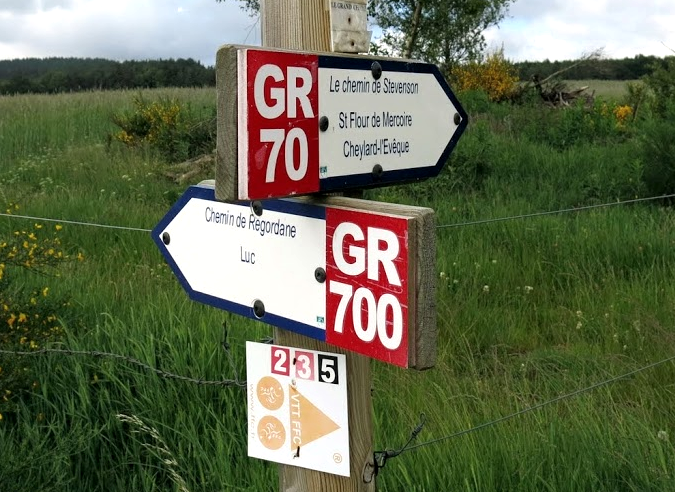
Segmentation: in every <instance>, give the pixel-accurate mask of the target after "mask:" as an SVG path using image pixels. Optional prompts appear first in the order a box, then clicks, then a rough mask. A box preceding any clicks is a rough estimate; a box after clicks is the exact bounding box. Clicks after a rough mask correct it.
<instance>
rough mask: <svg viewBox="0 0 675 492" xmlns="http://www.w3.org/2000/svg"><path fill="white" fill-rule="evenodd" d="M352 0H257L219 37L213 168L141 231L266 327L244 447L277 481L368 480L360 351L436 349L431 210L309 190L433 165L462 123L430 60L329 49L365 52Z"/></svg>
mask: <svg viewBox="0 0 675 492" xmlns="http://www.w3.org/2000/svg"><path fill="white" fill-rule="evenodd" d="M366 1H367V0H342V1H338V0H336V1H333V0H322V1H318V0H317V1H308V0H273V1H265V0H261V20H262V23H261V24H262V39H263V45H264V48H263V49H260V48H248V47H242V46H226V47H223V48H221V49H220V50H219V51H218V55H217V63H216V76H217V92H218V135H217V164H216V179H215V181H212V182H208V183H203V184H201V185H200V186H195V187H191V188H190V189H188V190H187V191H186V193H185V194H184V195H183V196H182V197H181V198H180V199H179V201H178V202H177V203H176V204H175V205H174V206H173V207H172V209H171V210H170V211H169V213H167V215H166V216H165V217H164V218H163V219H162V221H161V222H160V223H159V224H158V225H157V227H155V229H154V230H153V232H152V236H153V239H154V240H155V242H156V243H157V246H158V247H159V249H160V250H161V251H162V253H163V254H164V256H165V258H166V259H167V262H168V263H169V264H170V266H171V268H172V269H173V271H174V272H175V274H176V276H177V277H178V279H179V280H180V282H181V284H182V285H183V287H184V288H185V290H186V291H187V292H188V294H189V295H190V297H191V298H192V299H194V300H197V301H199V302H203V303H206V304H209V305H213V306H216V307H219V308H222V309H225V310H228V311H231V312H234V313H237V314H240V315H242V316H246V317H248V318H251V319H255V320H260V321H263V322H265V323H268V324H270V325H272V326H273V327H274V345H271V346H270V345H263V344H256V343H252V342H249V343H247V377H248V395H247V408H248V412H249V425H248V443H249V449H248V452H249V455H250V456H253V457H257V458H261V459H266V460H270V461H276V462H278V463H279V485H280V489H281V490H283V491H291V490H292V491H294V492H310V491H311V492H314V491H319V490H320V491H335V492H347V491H372V490H375V477H376V472H377V468H376V465H375V463H374V455H373V417H372V397H371V393H372V389H373V388H372V381H371V372H370V361H371V359H377V360H380V361H384V362H387V363H390V364H393V365H396V366H400V367H404V368H411V369H418V370H422V369H427V368H430V367H433V365H434V364H435V361H436V342H437V328H436V309H435V285H436V284H435V281H436V271H435V254H436V252H435V216H434V213H433V210H431V209H427V208H421V207H410V206H403V205H395V204H388V203H378V202H373V201H367V200H360V199H355V198H346V197H341V196H317V195H316V193H325V192H331V194H335V192H341V191H345V190H357V191H358V190H360V189H363V188H367V187H373V186H384V185H388V184H394V183H399V182H408V181H415V180H418V179H423V178H428V177H433V176H435V175H436V174H438V172H439V171H440V170H441V168H442V166H443V165H444V163H445V162H446V160H447V158H448V155H449V154H450V152H451V151H452V149H453V148H454V146H455V144H456V143H457V140H458V139H459V137H460V136H461V135H462V132H463V131H464V129H465V128H466V125H467V121H468V118H467V116H466V113H465V112H464V110H463V109H462V107H461V105H460V104H459V102H458V101H457V99H456V98H455V96H454V95H453V94H452V91H451V90H450V88H449V87H448V85H447V83H446V82H445V80H444V79H443V77H442V75H441V74H440V71H439V70H438V68H437V67H435V66H434V65H429V64H425V63H419V62H410V61H405V62H404V61H398V60H392V59H382V58H377V59H376V58H372V57H371V58H369V57H358V56H354V55H337V54H330V53H328V52H329V51H330V50H331V48H332V49H333V51H338V52H349V53H358V52H363V51H367V49H368V44H369V41H370V33H369V32H368V31H367V25H366V23H367V5H366ZM290 50H293V51H290ZM308 194H311V195H312V196H311V197H300V198H297V197H296V198H284V197H288V196H293V195H308ZM242 200H243V201H242Z"/></svg>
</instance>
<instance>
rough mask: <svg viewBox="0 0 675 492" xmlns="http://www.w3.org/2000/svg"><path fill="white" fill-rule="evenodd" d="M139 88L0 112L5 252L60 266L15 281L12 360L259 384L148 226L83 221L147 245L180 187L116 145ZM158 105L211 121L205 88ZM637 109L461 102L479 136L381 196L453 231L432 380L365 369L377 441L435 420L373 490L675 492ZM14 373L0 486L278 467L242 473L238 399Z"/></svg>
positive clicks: (135, 233)
mask: <svg viewBox="0 0 675 492" xmlns="http://www.w3.org/2000/svg"><path fill="white" fill-rule="evenodd" d="M136 94H137V93H135V92H91V93H76V94H60V95H32V96H12V97H0V212H5V210H7V212H5V213H4V215H3V216H0V245H2V244H3V242H4V243H6V244H12V241H14V239H13V238H16V237H22V238H23V237H24V236H25V237H30V235H31V234H33V237H34V238H35V239H26V241H27V242H28V243H29V244H32V243H30V241H34V242H35V243H40V244H43V243H41V241H48V240H49V241H52V242H53V240H54V239H53V236H54V234H57V233H58V236H57V237H58V248H61V249H59V251H61V250H62V251H63V252H64V257H63V258H60V259H59V260H63V261H59V262H58V264H56V265H55V266H54V267H53V268H45V269H43V270H40V269H36V268H26V267H22V266H21V265H9V264H8V266H6V267H4V276H3V277H2V278H1V279H0V296H2V299H4V303H5V304H4V306H3V305H0V336H2V338H0V341H3V340H4V342H2V344H1V345H0V349H5V350H19V351H26V352H31V351H35V350H38V349H39V348H44V347H51V348H58V349H64V350H70V351H97V352H109V353H113V354H119V355H122V356H125V357H129V358H133V359H136V360H138V361H142V362H143V363H146V364H148V365H150V366H152V367H155V368H159V369H161V370H162V371H167V372H171V373H175V374H178V375H182V376H186V377H188V378H193V379H196V380H200V379H202V380H223V379H235V378H236V377H237V375H239V376H240V377H242V378H244V377H245V341H247V340H261V339H263V338H265V337H268V336H270V334H271V330H270V328H269V327H268V326H265V325H263V324H261V323H258V322H253V321H250V320H246V319H243V318H240V317H237V316H234V315H231V314H229V313H226V312H223V311H220V310H217V309H215V308H211V307H208V306H205V305H200V304H198V303H195V302H193V301H190V300H189V299H188V298H187V296H186V294H185V293H184V291H183V290H182V288H181V286H180V285H179V283H178V281H177V280H176V278H175V277H174V275H173V273H172V272H171V271H170V270H169V268H168V266H167V265H166V264H165V262H164V259H163V257H162V256H161V254H160V253H159V251H158V249H157V248H156V246H155V245H154V243H153V242H152V240H151V238H150V235H149V233H148V232H146V231H142V230H140V231H139V230H125V229H109V228H101V227H95V226H94V225H91V224H104V225H115V226H122V227H128V228H136V229H151V228H153V227H154V226H155V225H156V224H157V223H158V221H159V220H160V219H161V217H163V216H164V214H165V213H166V212H167V211H168V210H169V208H170V207H171V205H172V204H173V203H174V202H175V201H176V199H177V197H179V196H180V194H181V193H182V192H183V191H184V190H185V187H186V185H178V184H176V183H175V182H174V181H172V180H170V179H168V178H167V177H165V175H164V171H165V170H166V166H167V163H166V162H164V159H163V158H162V157H161V154H159V153H158V152H156V151H155V150H154V149H153V148H151V147H148V146H139V147H136V148H128V147H126V146H124V145H123V144H121V143H120V142H118V141H115V139H112V138H110V135H111V134H112V133H114V132H116V131H118V130H119V129H118V128H117V127H115V126H114V125H113V123H112V122H111V116H112V115H113V114H114V113H118V112H120V111H124V110H129V109H130V108H131V107H132V99H133V97H134V96H135V95H136ZM143 97H144V98H145V99H147V100H148V101H151V100H160V99H161V98H175V99H176V100H178V101H180V102H181V104H183V105H185V106H187V105H189V106H190V107H191V108H192V109H193V110H194V111H197V112H201V111H203V113H204V114H205V115H206V114H211V112H212V110H213V107H214V106H215V90H214V89H184V90H183V89H181V90H174V91H159V90H158V91H144V92H143ZM623 97H624V94H622V93H620V92H613V93H612V94H611V95H608V96H607V98H606V99H605V100H604V101H597V102H596V105H595V106H594V107H593V108H590V109H588V108H581V107H578V108H571V109H569V110H565V111H560V110H553V109H551V108H546V107H543V106H541V105H537V104H534V103H533V104H525V105H522V106H516V105H511V104H502V105H496V104H493V103H490V102H488V101H487V100H486V99H485V98H484V97H482V96H481V95H480V94H464V95H461V96H460V100H461V101H462V103H463V104H464V105H465V108H466V109H467V112H468V113H469V115H470V117H471V121H470V125H469V128H468V130H467V132H466V134H465V135H464V136H463V137H462V139H461V141H460V143H459V144H458V146H457V148H456V149H455V151H454V152H453V154H452V157H451V159H450V161H449V163H448V165H447V166H446V167H445V168H444V170H443V172H442V173H441V175H440V176H439V177H438V178H435V179H433V180H429V181H427V182H423V183H416V184H410V185H401V186H396V187H391V188H386V189H379V190H370V191H368V192H367V196H368V198H371V199H374V200H382V201H390V202H398V203H409V204H416V205H421V206H428V207H431V208H433V209H435V210H436V213H437V224H438V229H437V270H438V271H437V275H438V287H437V299H436V305H437V309H438V312H437V317H438V327H439V340H438V361H437V364H436V367H434V368H433V369H430V370H428V371H425V372H414V371H407V370H403V369H400V368H396V367H393V366H389V365H386V364H384V363H380V362H377V361H373V362H372V368H373V378H374V380H373V401H374V415H375V449H377V450H383V449H395V448H398V447H400V446H402V445H403V444H404V443H405V442H406V441H407V440H408V438H409V437H410V433H411V432H412V430H413V429H414V428H415V426H417V424H418V423H419V420H420V414H422V413H424V414H425V415H426V423H425V426H424V428H423V429H422V431H421V433H420V434H419V436H418V437H417V439H416V440H415V441H414V443H413V446H414V447H413V448H412V449H410V450H408V451H406V452H404V453H402V454H401V455H400V456H399V457H397V458H392V459H390V460H389V461H388V463H387V466H386V467H385V468H384V469H383V470H381V473H380V475H379V476H378V478H377V484H378V489H379V490H383V491H406V492H408V491H420V492H421V491H428V492H431V491H446V490H447V491H450V490H451V491H476V492H478V491H480V492H506V491H527V492H540V491H551V492H553V491H555V492H580V491H588V492H617V491H640V492H645V491H654V492H657V491H658V492H662V491H666V490H675V473H674V470H675V447H674V445H673V443H674V442H675V405H673V403H672V402H673V398H674V397H675V365H674V364H673V362H666V363H662V364H660V365H658V366H655V367H651V368H647V366H649V365H650V364H652V363H655V362H660V361H664V360H666V359H668V358H670V357H673V356H675V283H674V282H673V278H675V247H674V245H675V235H674V234H673V231H674V230H675V211H674V210H673V209H672V207H671V206H669V203H668V202H667V201H664V200H646V201H635V200H636V199H637V200H640V199H645V198H650V197H652V196H654V192H653V191H650V190H651V188H650V186H649V182H648V181H645V176H647V175H649V172H648V171H649V169H648V168H649V166H650V165H651V160H650V159H651V157H650V155H651V154H649V152H648V151H647V150H646V147H645V145H644V141H645V139H646V138H647V137H645V135H647V131H648V128H649V125H650V124H651V123H653V122H650V121H647V120H644V121H643V120H635V121H633V120H632V119H631V118H629V117H628V118H626V117H625V115H624V116H621V115H622V114H623V113H621V111H619V110H617V108H618V107H620V106H622V105H624V101H623V100H622V98H623ZM195 179H196V181H199V178H195ZM626 201H633V202H631V203H619V202H626ZM604 205H607V206H604ZM596 206H597V207H596ZM17 207H18V208H17ZM579 207H586V208H584V209H583V210H581V211H571V210H570V209H576V208H579ZM590 207H595V208H590ZM558 210H565V211H564V212H559V213H551V214H546V215H542V214H539V213H540V212H547V211H551V212H553V211H558ZM18 215H26V216H30V217H37V218H31V219H24V218H19V217H17V216H18ZM40 218H49V219H55V220H56V222H47V221H45V220H40ZM66 221H74V222H79V223H81V224H75V223H70V222H66ZM57 226H58V227H57ZM57 228H58V231H57ZM44 244H45V245H47V246H48V243H47V242H45V243H44ZM49 244H52V243H49ZM18 247H19V249H20V248H21V247H22V246H21V244H19V246H18ZM2 251H3V250H2V249H0V254H3V253H2ZM35 251H40V250H39V249H36V250H35ZM6 252H7V250H5V254H6ZM45 254H46V253H45ZM66 256H67V257H68V258H65V257H66ZM0 257H1V256H0ZM224 281H232V282H236V281H237V279H224ZM45 288H48V291H45V290H44V289H45ZM34 292H37V294H33V293H34ZM46 292H48V295H43V293H46ZM22 296H23V297H22ZM24 297H25V298H26V301H25V305H26V306H27V308H26V309H29V308H30V309H34V310H35V309H36V310H37V311H36V312H38V313H40V312H42V313H44V314H43V315H46V313H52V312H54V313H55V314H56V315H58V319H59V324H58V326H57V327H56V329H54V331H53V332H50V333H48V334H45V333H42V332H40V331H39V329H38V328H32V327H31V326H32V325H30V322H31V321H30V319H25V320H24V321H23V322H20V320H19V315H20V314H22V313H20V312H19V308H18V307H17V306H18V304H17V305H16V306H14V305H12V302H17V303H19V300H20V299H23V298H24ZM32 301H34V302H32ZM22 302H23V301H22ZM46 303H51V304H49V305H47V304H46ZM42 305H44V306H45V307H44V309H43V311H39V308H40V306H42ZM22 306H23V304H22ZM30 306H33V307H32V308H31V307H30ZM31 312H32V311H31ZM12 314H14V315H15V316H14V318H15V319H14V320H13V321H12V322H11V323H10V322H9V320H10V319H11V317H12ZM23 314H25V313H23ZM28 318H30V317H28ZM36 319H38V318H36ZM40 319H42V318H40ZM224 323H225V324H226V326H227V340H226V342H227V344H229V350H227V351H226V350H225V349H224V348H223V347H224V342H225V339H224V337H225V333H224V330H223V324H224ZM19 329H20V330H22V331H21V332H20V333H18V332H17V330H19ZM17 333H18V334H17ZM31 342H33V343H32V345H31ZM0 367H1V368H2V369H0V415H2V419H1V420H0V490H1V491H2V492H20V491H26V490H36V491H73V492H79V491H82V492H84V491H87V492H91V491H104V490H105V491H107V492H112V491H119V492H122V491H125V492H126V491H130V490H133V491H146V492H149V491H160V490H176V491H182V492H184V491H191V492H196V491H273V490H278V481H277V467H276V465H275V464H272V463H267V462H263V461H260V460H257V459H252V458H248V457H247V453H246V393H245V390H244V389H242V388H239V387H236V386H223V385H198V384H194V382H189V381H182V380H171V379H164V378H160V377H158V376H157V375H156V374H154V373H153V372H150V371H147V370H144V369H143V368H141V367H139V366H138V365H135V364H133V363H130V362H129V361H128V360H125V359H113V358H110V357H95V356H90V355H75V354H72V355H66V354H41V355H37V356H16V355H7V354H0ZM631 372H634V374H632V375H630V376H629V377H626V378H622V379H620V380H617V381H614V382H611V383H608V384H604V385H599V386H598V387H597V388H595V389H592V390H590V391H585V392H583V393H580V394H574V395H572V396H569V397H567V398H561V399H559V400H557V401H554V402H552V403H548V402H550V401H552V400H555V399H556V398H558V397H560V396H563V395H568V394H572V393H574V392H575V391H577V390H580V389H584V388H589V387H591V386H593V385H595V384H597V383H601V382H606V381H609V380H611V379H613V378H615V377H616V376H619V375H622V374H627V373H631ZM531 408H534V409H532V410H528V409H531ZM521 411H522V414H520V415H517V416H514V417H512V418H508V419H504V417H508V416H510V415H512V414H514V413H516V412H521ZM483 424H487V425H483ZM474 428H476V429H475V430H472V429H474ZM464 431H470V432H464ZM441 438H443V439H441Z"/></svg>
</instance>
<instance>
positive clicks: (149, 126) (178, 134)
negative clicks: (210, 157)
mask: <svg viewBox="0 0 675 492" xmlns="http://www.w3.org/2000/svg"><path fill="white" fill-rule="evenodd" d="M112 122H113V123H114V124H115V125H117V126H118V127H119V128H120V130H119V131H118V132H117V133H115V134H113V135H112V139H113V140H116V141H118V142H121V143H123V144H125V145H127V146H129V147H136V146H139V145H149V146H150V147H152V148H155V149H157V150H158V151H159V153H160V154H161V156H162V157H163V158H164V159H166V160H167V162H170V163H173V162H181V161H184V160H187V159H190V158H192V157H196V156H198V155H200V154H205V153H209V152H211V151H213V149H214V148H215V141H216V118H215V106H214V108H213V110H212V111H211V114H210V115H208V116H207V117H204V116H203V115H200V114H197V112H195V111H193V110H192V109H191V107H190V106H189V105H185V104H183V103H181V102H180V101H178V100H177V99H173V98H172V99H167V98H162V99H160V100H158V101H152V102H149V101H146V100H145V99H143V97H142V96H140V95H139V96H135V97H134V99H133V109H132V110H131V111H127V112H124V113H117V114H114V115H113V116H112Z"/></svg>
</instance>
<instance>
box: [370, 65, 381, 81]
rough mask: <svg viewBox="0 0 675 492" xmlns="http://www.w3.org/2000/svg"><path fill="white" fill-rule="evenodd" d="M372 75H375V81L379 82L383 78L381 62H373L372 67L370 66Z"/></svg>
mask: <svg viewBox="0 0 675 492" xmlns="http://www.w3.org/2000/svg"><path fill="white" fill-rule="evenodd" d="M370 73H372V74H373V78H374V79H375V80H378V79H379V78H380V77H382V65H380V62H376V61H375V62H373V64H372V65H370Z"/></svg>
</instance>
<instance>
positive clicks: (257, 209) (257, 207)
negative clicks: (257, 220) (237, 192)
mask: <svg viewBox="0 0 675 492" xmlns="http://www.w3.org/2000/svg"><path fill="white" fill-rule="evenodd" d="M251 209H252V210H253V213H254V214H256V215H257V216H258V217H260V216H261V215H262V213H263V205H262V202H261V201H260V200H256V201H254V202H251Z"/></svg>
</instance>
